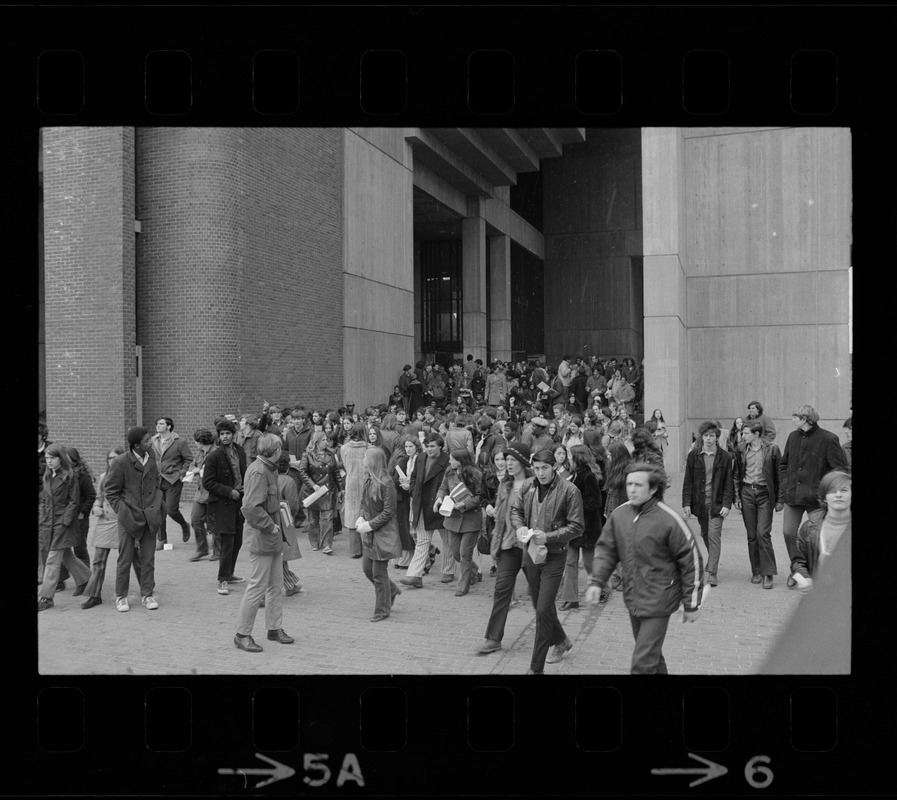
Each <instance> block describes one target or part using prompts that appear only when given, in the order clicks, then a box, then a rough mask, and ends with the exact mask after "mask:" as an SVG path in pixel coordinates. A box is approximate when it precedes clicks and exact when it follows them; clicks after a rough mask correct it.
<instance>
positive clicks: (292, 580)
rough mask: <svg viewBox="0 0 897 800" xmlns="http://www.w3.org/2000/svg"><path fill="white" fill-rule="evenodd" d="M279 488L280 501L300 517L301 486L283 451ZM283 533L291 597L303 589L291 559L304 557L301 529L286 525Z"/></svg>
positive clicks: (286, 584)
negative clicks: (298, 485) (291, 470)
mask: <svg viewBox="0 0 897 800" xmlns="http://www.w3.org/2000/svg"><path fill="white" fill-rule="evenodd" d="M277 490H278V492H279V493H280V501H281V502H282V503H286V504H287V507H288V508H289V509H290V514H292V515H293V520H294V521H295V520H296V519H297V518H298V517H299V508H300V505H301V503H300V502H299V488H298V487H297V486H296V480H295V478H293V476H292V475H290V454H289V453H287V452H281V454H280V458H279V459H278V461H277ZM282 529H283V535H284V538H285V539H286V542H284V545H283V556H282V557H283V596H284V597H289V596H290V595H293V594H299V592H301V591H302V584H301V583H299V576H298V575H297V574H296V573H295V572H293V570H292V569H290V564H289V562H290V560H291V559H294V558H302V553H300V552H299V530H298V528H297V527H296V525H293V527H292V528H290V527H284V526H282Z"/></svg>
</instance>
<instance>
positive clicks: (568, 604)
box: [561, 600, 579, 611]
mask: <svg viewBox="0 0 897 800" xmlns="http://www.w3.org/2000/svg"><path fill="white" fill-rule="evenodd" d="M574 608H579V603H577V602H574V601H571V600H566V601H564V602H563V603H561V611H570V610H571V609H574Z"/></svg>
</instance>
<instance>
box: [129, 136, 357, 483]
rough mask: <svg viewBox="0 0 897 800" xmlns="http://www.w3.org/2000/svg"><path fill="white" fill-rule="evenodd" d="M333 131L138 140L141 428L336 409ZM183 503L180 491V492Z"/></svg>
mask: <svg viewBox="0 0 897 800" xmlns="http://www.w3.org/2000/svg"><path fill="white" fill-rule="evenodd" d="M342 141H343V139H342V132H341V131H340V129H274V128H270V129H245V128H244V129H240V128H228V129H175V128H141V129H139V130H138V131H137V176H138V186H137V218H138V219H139V220H140V221H141V226H142V232H141V233H140V235H139V237H138V239H137V268H138V276H137V281H138V299H137V314H138V341H139V343H140V344H141V345H142V346H143V368H144V376H143V419H144V424H145V425H147V427H152V424H153V422H154V421H155V419H156V418H158V417H159V416H163V415H164V416H170V417H172V418H173V419H174V422H175V430H176V431H177V432H178V433H179V434H180V435H181V436H183V437H185V438H187V439H188V440H189V441H190V442H191V444H192V433H193V431H194V430H195V429H196V428H197V427H199V426H208V425H210V424H211V422H212V420H213V419H214V417H215V416H216V415H217V414H218V413H222V412H224V413H230V412H232V413H239V412H240V411H242V410H259V409H260V407H261V404H262V401H263V400H268V401H269V402H272V403H275V402H276V403H280V404H281V405H284V404H288V403H293V402H301V403H303V404H304V405H305V406H306V407H308V408H311V407H316V406H319V407H322V408H326V407H334V408H335V407H337V406H338V405H340V404H341V402H342V401H343V399H344V398H343V385H342V384H343V378H342V374H343V370H342V352H343V342H342V313H343V312H342V247H343V219H342V170H343V153H342ZM185 497H186V495H185Z"/></svg>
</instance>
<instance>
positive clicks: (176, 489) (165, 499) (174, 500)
mask: <svg viewBox="0 0 897 800" xmlns="http://www.w3.org/2000/svg"><path fill="white" fill-rule="evenodd" d="M183 490H184V484H183V483H182V482H181V481H178V482H177V483H168V481H166V480H165V479H164V478H163V479H162V505H163V506H165V513H166V514H167V515H168V516H169V517H171V518H172V519H173V520H174V521H175V522H176V523H177V524H178V525H180V526H181V529H182V530H183V529H184V528H187V529H188V530H189V524H188V523H187V520H185V519H184V515H183V514H182V513H181V492H182V491H183ZM159 541H162V542H167V541H168V534H167V533H166V530H165V522H164V521H163V522H162V524H161V525H160V526H159Z"/></svg>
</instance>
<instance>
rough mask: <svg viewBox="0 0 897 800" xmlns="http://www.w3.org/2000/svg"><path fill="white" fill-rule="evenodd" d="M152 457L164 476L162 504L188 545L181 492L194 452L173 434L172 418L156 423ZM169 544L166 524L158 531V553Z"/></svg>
mask: <svg viewBox="0 0 897 800" xmlns="http://www.w3.org/2000/svg"><path fill="white" fill-rule="evenodd" d="M152 454H153V456H154V458H155V459H156V465H157V466H158V469H159V475H161V476H162V502H163V503H164V504H165V513H166V514H167V515H168V516H169V517H171V518H172V519H173V520H174V521H175V522H176V523H177V524H178V525H180V526H181V535H182V538H183V540H184V541H185V542H189V541H190V523H188V522H187V520H186V519H184V515H183V514H181V509H180V505H181V492H182V491H183V489H184V483H183V480H184V478H185V477H186V475H187V470H188V469H189V468H190V464H191V463H193V452H192V451H191V450H190V445H189V444H187V441H186V439H181V438H180V436H178V435H177V434H176V433H175V432H174V422H172V420H171V417H160V418H159V419H157V420H156V435H155V436H153V440H152ZM167 541H168V534H167V532H166V530H165V520H162V527H161V528H160V529H159V541H158V542H156V550H161V549H162V548H163V546H164V545H165V543H166V542H167Z"/></svg>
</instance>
